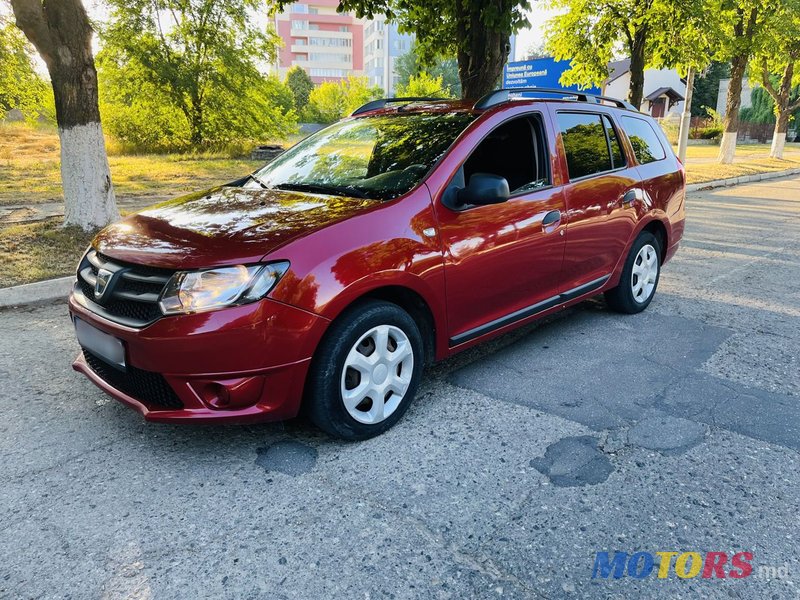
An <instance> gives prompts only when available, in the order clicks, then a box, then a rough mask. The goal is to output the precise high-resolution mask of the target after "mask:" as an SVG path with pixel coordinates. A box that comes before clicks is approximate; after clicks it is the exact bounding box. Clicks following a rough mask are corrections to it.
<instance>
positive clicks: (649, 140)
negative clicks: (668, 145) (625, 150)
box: [622, 116, 667, 165]
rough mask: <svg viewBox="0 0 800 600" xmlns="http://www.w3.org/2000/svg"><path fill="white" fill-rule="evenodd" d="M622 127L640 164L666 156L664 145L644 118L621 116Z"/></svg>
mask: <svg viewBox="0 0 800 600" xmlns="http://www.w3.org/2000/svg"><path fill="white" fill-rule="evenodd" d="M622 127H623V129H625V133H627V134H628V139H629V140H630V141H631V146H633V153H634V154H635V155H636V160H638V161H639V162H640V163H641V164H643V165H646V164H647V163H651V162H655V161H657V160H661V159H663V158H666V156H667V155H666V153H665V152H664V147H663V146H662V145H661V141H660V140H659V139H658V134H657V133H656V132H655V131H654V130H653V127H652V126H651V125H650V123H648V122H647V121H645V120H644V119H637V118H636V117H627V116H623V117H622Z"/></svg>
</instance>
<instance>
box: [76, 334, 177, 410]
mask: <svg viewBox="0 0 800 600" xmlns="http://www.w3.org/2000/svg"><path fill="white" fill-rule="evenodd" d="M83 357H84V358H85V359H86V364H88V365H89V368H90V369H91V370H92V371H94V372H95V374H96V375H97V376H98V377H100V379H102V380H103V381H105V382H106V383H107V384H109V385H110V386H111V387H113V388H116V389H118V390H119V391H121V392H123V393H125V394H127V395H128V396H130V397H131V398H135V399H136V400H139V401H141V402H144V403H145V404H147V405H148V406H152V407H158V408H169V409H175V410H178V409H181V408H183V402H181V400H180V398H178V395H177V394H176V393H175V390H173V389H172V388H171V387H170V385H169V384H168V383H167V380H166V379H164V376H163V375H161V374H160V373H153V372H152V371H144V370H143V369H137V368H136V367H131V366H129V367H127V369H126V370H125V371H124V372H123V371H120V370H119V369H117V368H116V367H112V366H111V365H109V364H108V363H107V362H105V361H104V360H103V359H101V358H98V357H97V356H95V355H94V354H92V353H91V352H89V351H88V350H86V348H83Z"/></svg>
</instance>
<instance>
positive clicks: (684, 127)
mask: <svg viewBox="0 0 800 600" xmlns="http://www.w3.org/2000/svg"><path fill="white" fill-rule="evenodd" d="M693 90H694V69H692V68H691V67H690V68H689V72H688V73H687V75H686V99H685V100H684V101H683V113H682V114H681V129H680V133H678V158H679V159H680V161H681V162H682V163H684V164H685V163H686V146H688V145H689V128H690V127H691V125H692V91H693Z"/></svg>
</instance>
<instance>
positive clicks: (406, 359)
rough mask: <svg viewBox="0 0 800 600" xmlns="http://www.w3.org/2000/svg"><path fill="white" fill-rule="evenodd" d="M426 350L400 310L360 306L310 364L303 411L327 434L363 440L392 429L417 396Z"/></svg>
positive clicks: (371, 303)
mask: <svg viewBox="0 0 800 600" xmlns="http://www.w3.org/2000/svg"><path fill="white" fill-rule="evenodd" d="M423 362H424V345H423V342H422V335H421V334H420V331H419V327H418V326H417V324H416V322H415V321H414V319H413V318H411V316H410V315H409V314H408V313H407V312H405V311H404V310H403V309H401V308H400V307H399V306H397V305H396V304H392V303H390V302H383V301H378V300H368V301H365V302H360V303H358V304H357V305H354V306H353V307H351V308H349V309H348V310H347V311H346V312H344V313H343V314H342V315H341V316H340V317H338V318H337V319H336V320H335V321H334V322H333V324H332V325H331V326H330V328H329V330H328V331H327V333H326V335H325V337H324V338H323V340H322V341H321V342H320V345H319V347H318V348H317V351H316V352H315V354H314V358H313V360H312V363H311V367H310V371H309V376H308V379H307V382H306V393H305V400H304V403H303V406H304V409H305V412H306V414H307V415H308V417H309V418H310V419H311V421H312V422H313V423H314V424H315V425H316V426H317V427H319V428H320V429H322V430H323V431H326V432H327V433H329V434H331V435H333V436H335V437H338V438H342V439H346V440H364V439H367V438H371V437H373V436H376V435H379V434H381V433H383V432H384V431H386V430H387V429H389V428H390V427H392V426H393V425H394V424H395V423H397V421H399V420H400V418H401V417H402V416H403V413H405V411H406V409H407V408H408V405H409V404H410V403H411V401H412V400H413V398H414V395H415V394H416V391H417V387H418V386H419V381H420V378H421V375H422V365H423Z"/></svg>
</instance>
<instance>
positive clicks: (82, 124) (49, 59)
mask: <svg viewBox="0 0 800 600" xmlns="http://www.w3.org/2000/svg"><path fill="white" fill-rule="evenodd" d="M11 5H12V8H13V10H14V16H15V18H16V22H17V26H18V27H19V28H20V29H21V30H22V31H23V32H24V33H25V35H26V36H27V38H28V39H29V40H30V41H31V42H32V43H33V45H34V46H36V49H37V50H38V51H39V54H40V55H41V57H42V59H43V60H44V62H45V64H46V65H47V70H48V71H49V73H50V80H51V82H52V84H53V94H54V97H55V105H56V122H57V124H58V136H59V138H60V141H61V184H62V187H63V190H64V207H65V211H64V215H65V216H64V224H65V225H78V226H80V227H82V228H83V229H85V230H90V229H94V228H96V227H102V226H104V225H107V224H108V223H110V222H112V221H114V220H116V219H118V218H119V213H118V212H117V205H116V199H115V197H114V188H113V187H112V185H111V173H110V171H109V168H108V158H107V156H106V149H105V140H104V138H103V130H102V127H101V125H100V110H99V108H98V104H97V100H98V94H97V71H96V70H95V66H94V57H93V56H92V46H91V43H92V28H91V25H90V23H89V19H88V17H87V15H86V11H85V10H84V8H83V5H82V4H81V2H80V0H57V1H50V2H44V3H42V2H41V0H11Z"/></svg>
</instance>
